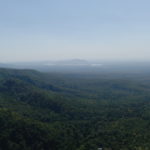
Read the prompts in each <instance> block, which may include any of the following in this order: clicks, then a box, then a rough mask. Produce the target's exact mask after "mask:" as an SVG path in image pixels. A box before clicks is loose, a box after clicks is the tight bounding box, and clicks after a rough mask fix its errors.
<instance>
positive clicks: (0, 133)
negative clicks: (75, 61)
mask: <svg viewBox="0 0 150 150" xmlns="http://www.w3.org/2000/svg"><path fill="white" fill-rule="evenodd" d="M100 147H102V148H104V150H146V149H147V150H148V149H150V74H148V73H147V74H146V73H145V74H144V73H143V74H142V73H141V74H127V73H126V74H104V73H103V74H102V73H98V74H84V73H82V74H79V73H78V74H69V73H68V74H65V73H41V72H37V71H34V70H15V69H0V150H97V149H98V148H100Z"/></svg>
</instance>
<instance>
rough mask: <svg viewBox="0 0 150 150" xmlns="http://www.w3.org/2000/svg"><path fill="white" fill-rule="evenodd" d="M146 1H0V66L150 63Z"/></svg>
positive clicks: (148, 12) (148, 22)
mask: <svg viewBox="0 0 150 150" xmlns="http://www.w3.org/2000/svg"><path fill="white" fill-rule="evenodd" d="M149 7H150V1H149V0H24V1H21V0H0V62H14V61H42V60H60V59H61V60H62V59H74V58H78V59H90V60H116V61H117V60H125V61H129V60H130V61H135V60H140V61H141V60H142V61H143V60H149V59H150V9H149Z"/></svg>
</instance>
